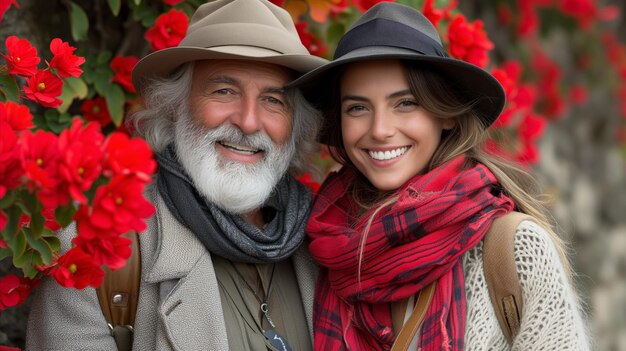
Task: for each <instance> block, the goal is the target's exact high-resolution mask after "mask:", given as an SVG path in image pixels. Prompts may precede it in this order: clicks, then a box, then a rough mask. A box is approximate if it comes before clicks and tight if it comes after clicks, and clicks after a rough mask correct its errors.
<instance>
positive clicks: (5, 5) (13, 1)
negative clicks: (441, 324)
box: [0, 0, 20, 23]
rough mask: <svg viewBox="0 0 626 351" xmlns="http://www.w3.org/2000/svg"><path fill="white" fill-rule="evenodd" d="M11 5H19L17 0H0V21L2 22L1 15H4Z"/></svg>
mask: <svg viewBox="0 0 626 351" xmlns="http://www.w3.org/2000/svg"><path fill="white" fill-rule="evenodd" d="M11 5H13V6H15V7H20V5H19V4H18V3H17V0H0V23H2V17H3V16H4V13H5V12H7V10H8V9H9V7H11Z"/></svg>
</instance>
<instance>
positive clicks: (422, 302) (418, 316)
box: [391, 281, 437, 351]
mask: <svg viewBox="0 0 626 351" xmlns="http://www.w3.org/2000/svg"><path fill="white" fill-rule="evenodd" d="M435 285H437V281H434V282H432V283H430V284H429V285H427V286H426V287H424V288H422V290H420V292H419V295H418V296H417V301H416V302H415V307H413V312H412V313H411V316H410V317H409V319H408V320H407V321H406V323H404V326H402V329H401V330H400V332H399V333H398V336H397V337H396V341H394V343H393V345H392V346H391V351H406V350H408V349H409V346H410V345H411V342H412V341H413V338H414V337H415V334H417V330H418V329H419V328H420V327H421V326H422V323H423V322H424V318H425V317H426V312H427V311H428V307H429V306H430V303H431V302H432V300H433V295H434V294H435Z"/></svg>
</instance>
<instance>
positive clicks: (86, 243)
mask: <svg viewBox="0 0 626 351" xmlns="http://www.w3.org/2000/svg"><path fill="white" fill-rule="evenodd" d="M72 242H73V243H74V244H75V245H76V246H78V247H80V248H81V249H83V250H85V252H86V253H88V254H89V256H90V257H92V258H93V261H94V262H96V264H98V265H105V266H107V267H109V268H110V269H113V270H115V269H118V268H122V267H124V265H125V264H126V260H128V258H129V257H130V255H131V253H132V249H131V248H130V243H131V242H132V241H131V240H130V239H128V238H124V237H121V236H110V237H94V238H86V237H83V236H77V237H75V238H74V239H72Z"/></svg>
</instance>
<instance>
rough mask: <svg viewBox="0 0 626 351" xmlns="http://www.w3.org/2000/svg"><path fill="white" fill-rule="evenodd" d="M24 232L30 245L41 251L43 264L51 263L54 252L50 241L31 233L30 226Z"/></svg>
mask: <svg viewBox="0 0 626 351" xmlns="http://www.w3.org/2000/svg"><path fill="white" fill-rule="evenodd" d="M24 233H25V236H26V240H28V245H30V247H31V248H32V249H33V250H35V251H37V252H38V253H39V256H40V257H41V260H42V262H43V264H46V265H47V264H50V262H52V254H53V252H52V248H51V247H50V245H49V244H48V242H47V241H46V240H45V239H44V238H42V237H37V236H36V235H35V234H34V233H31V231H30V230H28V228H25V229H24Z"/></svg>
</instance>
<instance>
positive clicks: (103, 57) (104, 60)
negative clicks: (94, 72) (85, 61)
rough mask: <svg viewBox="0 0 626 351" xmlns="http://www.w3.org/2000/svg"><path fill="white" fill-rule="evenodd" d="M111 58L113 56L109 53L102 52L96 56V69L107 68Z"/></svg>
mask: <svg viewBox="0 0 626 351" xmlns="http://www.w3.org/2000/svg"><path fill="white" fill-rule="evenodd" d="M112 56H113V55H112V54H111V52H110V51H102V52H101V53H100V54H99V55H98V58H97V59H96V64H97V65H98V68H99V67H102V66H106V67H108V66H109V61H111V57H112Z"/></svg>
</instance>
